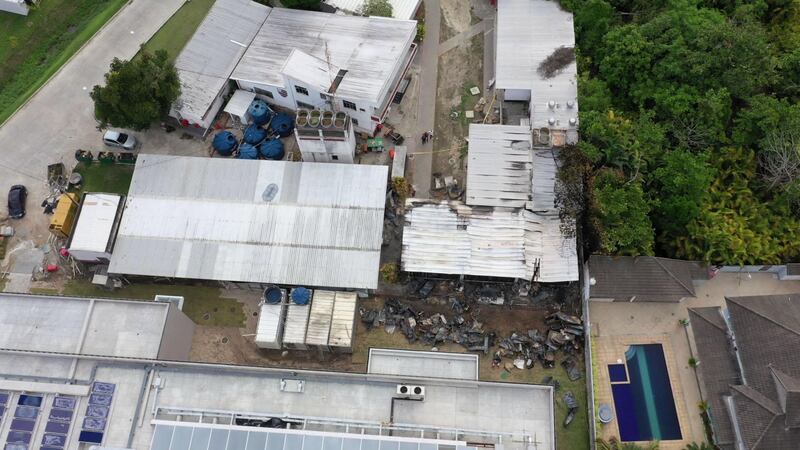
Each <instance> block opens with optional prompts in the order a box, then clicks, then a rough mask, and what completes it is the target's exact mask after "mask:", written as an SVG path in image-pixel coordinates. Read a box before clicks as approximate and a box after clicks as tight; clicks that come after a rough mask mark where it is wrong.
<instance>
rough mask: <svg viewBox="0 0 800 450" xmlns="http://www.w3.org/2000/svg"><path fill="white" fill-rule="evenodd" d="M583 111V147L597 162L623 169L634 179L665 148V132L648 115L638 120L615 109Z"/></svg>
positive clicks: (581, 144)
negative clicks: (602, 111)
mask: <svg viewBox="0 0 800 450" xmlns="http://www.w3.org/2000/svg"><path fill="white" fill-rule="evenodd" d="M580 114H581V116H580V117H581V123H580V131H581V139H582V141H581V142H580V143H579V147H580V148H581V150H583V151H584V152H585V153H586V155H587V156H588V157H589V158H590V159H592V160H593V161H595V162H598V163H600V164H602V165H605V166H610V167H615V168H618V169H622V170H624V171H625V173H626V174H627V175H628V176H629V177H632V178H633V177H636V176H638V175H639V174H640V173H641V171H642V170H645V169H646V167H647V165H648V163H649V162H650V161H652V159H653V158H654V157H655V156H657V155H659V154H660V153H661V151H662V146H663V144H664V132H663V130H662V128H661V127H660V126H658V125H656V124H655V123H653V122H652V121H651V120H650V116H649V115H647V114H641V115H639V116H638V117H637V118H636V119H635V120H633V119H630V118H628V117H626V116H624V115H621V114H618V113H616V112H615V111H614V110H609V111H607V112H605V113H601V112H597V111H588V112H582V113H580Z"/></svg>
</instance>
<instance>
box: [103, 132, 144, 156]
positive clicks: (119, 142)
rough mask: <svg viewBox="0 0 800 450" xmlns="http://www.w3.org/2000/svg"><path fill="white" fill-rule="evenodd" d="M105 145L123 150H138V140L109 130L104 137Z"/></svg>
mask: <svg viewBox="0 0 800 450" xmlns="http://www.w3.org/2000/svg"><path fill="white" fill-rule="evenodd" d="M103 143H105V144H106V145H107V146H109V147H117V148H121V149H123V150H129V151H130V150H133V149H134V148H136V138H135V137H133V136H131V135H129V134H125V133H122V132H119V131H114V130H108V131H106V134H104V135H103Z"/></svg>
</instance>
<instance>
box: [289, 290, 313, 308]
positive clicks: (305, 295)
mask: <svg viewBox="0 0 800 450" xmlns="http://www.w3.org/2000/svg"><path fill="white" fill-rule="evenodd" d="M291 297H292V303H294V304H296V305H307V304H308V302H310V301H311V291H310V290H308V289H306V288H304V287H296V288H294V289H292V295H291Z"/></svg>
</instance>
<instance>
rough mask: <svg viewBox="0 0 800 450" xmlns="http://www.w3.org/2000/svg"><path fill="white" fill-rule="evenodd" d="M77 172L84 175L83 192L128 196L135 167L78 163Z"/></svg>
mask: <svg viewBox="0 0 800 450" xmlns="http://www.w3.org/2000/svg"><path fill="white" fill-rule="evenodd" d="M75 171H76V172H78V173H80V174H81V175H83V185H82V190H83V191H85V192H107V193H110V194H120V195H128V188H130V186H131V179H132V178H133V166H132V165H127V164H112V165H108V166H106V165H103V164H100V163H93V164H91V165H87V164H85V163H78V165H77V166H76V167H75Z"/></svg>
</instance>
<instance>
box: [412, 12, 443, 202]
mask: <svg viewBox="0 0 800 450" xmlns="http://www.w3.org/2000/svg"><path fill="white" fill-rule="evenodd" d="M441 20H442V13H441V9H440V7H439V0H425V39H424V40H423V42H422V48H421V51H420V54H419V65H420V87H419V94H418V95H419V100H418V103H417V108H418V112H417V130H433V128H434V118H435V117H436V80H437V78H438V76H439V28H440V26H441ZM420 138H421V135H420V136H408V137H407V139H406V145H407V146H408V154H409V162H410V163H411V166H412V171H413V172H412V173H413V180H414V183H413V186H414V189H415V190H416V197H417V198H429V197H430V189H431V169H432V166H433V155H431V153H430V151H431V146H430V144H428V145H422V142H421V141H420Z"/></svg>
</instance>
